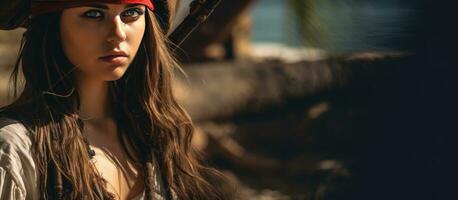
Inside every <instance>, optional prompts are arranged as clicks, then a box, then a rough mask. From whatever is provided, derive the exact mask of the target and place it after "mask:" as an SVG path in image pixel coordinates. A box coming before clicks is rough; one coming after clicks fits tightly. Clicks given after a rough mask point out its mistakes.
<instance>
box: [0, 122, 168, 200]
mask: <svg viewBox="0 0 458 200" xmlns="http://www.w3.org/2000/svg"><path fill="white" fill-rule="evenodd" d="M30 134H31V133H30V131H28V130H27V128H25V127H24V125H23V124H22V123H20V122H18V121H16V120H13V119H10V118H5V117H0V199H15V200H24V199H27V200H38V199H40V194H39V187H38V181H37V176H38V174H37V169H36V166H35V161H34V160H33V157H32V149H31V147H32V140H31V137H30ZM156 175H157V174H156ZM155 178H156V185H155V187H154V188H155V189H159V190H160V187H161V184H160V183H159V180H158V177H157V176H156V177H155ZM172 194H173V192H172ZM173 196H174V199H175V198H176V196H175V195H174V194H173ZM153 198H154V199H158V200H161V199H164V197H163V196H162V195H161V194H159V192H157V193H156V194H155V195H154V197H153ZM144 199H145V192H144V191H143V192H142V193H141V194H139V195H138V196H136V197H135V198H133V199H132V200H144Z"/></svg>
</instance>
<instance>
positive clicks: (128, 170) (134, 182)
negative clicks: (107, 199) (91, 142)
mask: <svg viewBox="0 0 458 200" xmlns="http://www.w3.org/2000/svg"><path fill="white" fill-rule="evenodd" d="M93 150H94V151H95V153H96V154H95V156H94V157H93V163H94V166H95V168H96V169H97V171H98V172H99V174H100V175H101V176H102V177H103V178H104V179H105V180H106V181H107V185H106V188H107V190H108V191H110V192H111V193H113V194H115V196H116V198H117V199H122V200H124V199H131V198H132V197H135V196H137V195H139V194H141V193H142V191H143V189H144V184H143V178H142V174H141V170H140V166H139V165H138V164H136V163H135V162H134V161H132V160H130V159H128V158H127V156H126V155H119V154H123V152H121V153H113V152H110V151H108V150H106V149H100V148H97V147H93Z"/></svg>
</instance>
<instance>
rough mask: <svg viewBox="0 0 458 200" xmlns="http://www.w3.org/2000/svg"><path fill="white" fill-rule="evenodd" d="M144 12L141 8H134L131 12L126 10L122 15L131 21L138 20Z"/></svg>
mask: <svg viewBox="0 0 458 200" xmlns="http://www.w3.org/2000/svg"><path fill="white" fill-rule="evenodd" d="M143 13H144V12H143V11H142V10H141V9H140V8H132V9H129V10H126V11H124V12H123V13H122V16H123V17H127V18H129V19H137V18H138V17H140V16H141V15H143Z"/></svg>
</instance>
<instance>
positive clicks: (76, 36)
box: [60, 3, 146, 81]
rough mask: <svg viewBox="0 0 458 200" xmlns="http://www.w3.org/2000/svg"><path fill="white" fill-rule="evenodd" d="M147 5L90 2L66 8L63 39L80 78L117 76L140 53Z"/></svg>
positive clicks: (62, 19) (66, 53)
mask: <svg viewBox="0 0 458 200" xmlns="http://www.w3.org/2000/svg"><path fill="white" fill-rule="evenodd" d="M145 13H146V7H145V6H144V5H135V4H105V3H103V4H102V3H97V4H88V5H85V6H83V7H76V8H70V9H65V10H64V11H63V12H62V17H61V22H60V37H61V38H60V39H61V43H62V47H63V50H64V53H65V55H66V56H67V58H68V59H69V60H70V62H71V63H72V64H73V65H75V66H76V70H77V77H78V78H90V79H100V80H103V81H112V80H117V79H119V78H121V77H122V75H123V74H124V73H125V71H126V70H127V68H128V67H129V65H130V63H131V62H132V60H133V59H134V57H135V55H136V54H137V51H138V48H139V46H140V43H141V41H142V38H143V35H144V32H145Z"/></svg>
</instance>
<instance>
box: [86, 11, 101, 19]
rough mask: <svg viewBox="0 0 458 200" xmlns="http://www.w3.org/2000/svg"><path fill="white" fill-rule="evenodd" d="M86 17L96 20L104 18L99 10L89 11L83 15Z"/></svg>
mask: <svg viewBox="0 0 458 200" xmlns="http://www.w3.org/2000/svg"><path fill="white" fill-rule="evenodd" d="M83 16H84V17H87V18H94V19H97V18H100V17H102V16H103V15H102V12H100V11H98V10H90V11H87V12H85V13H84V14H83Z"/></svg>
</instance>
